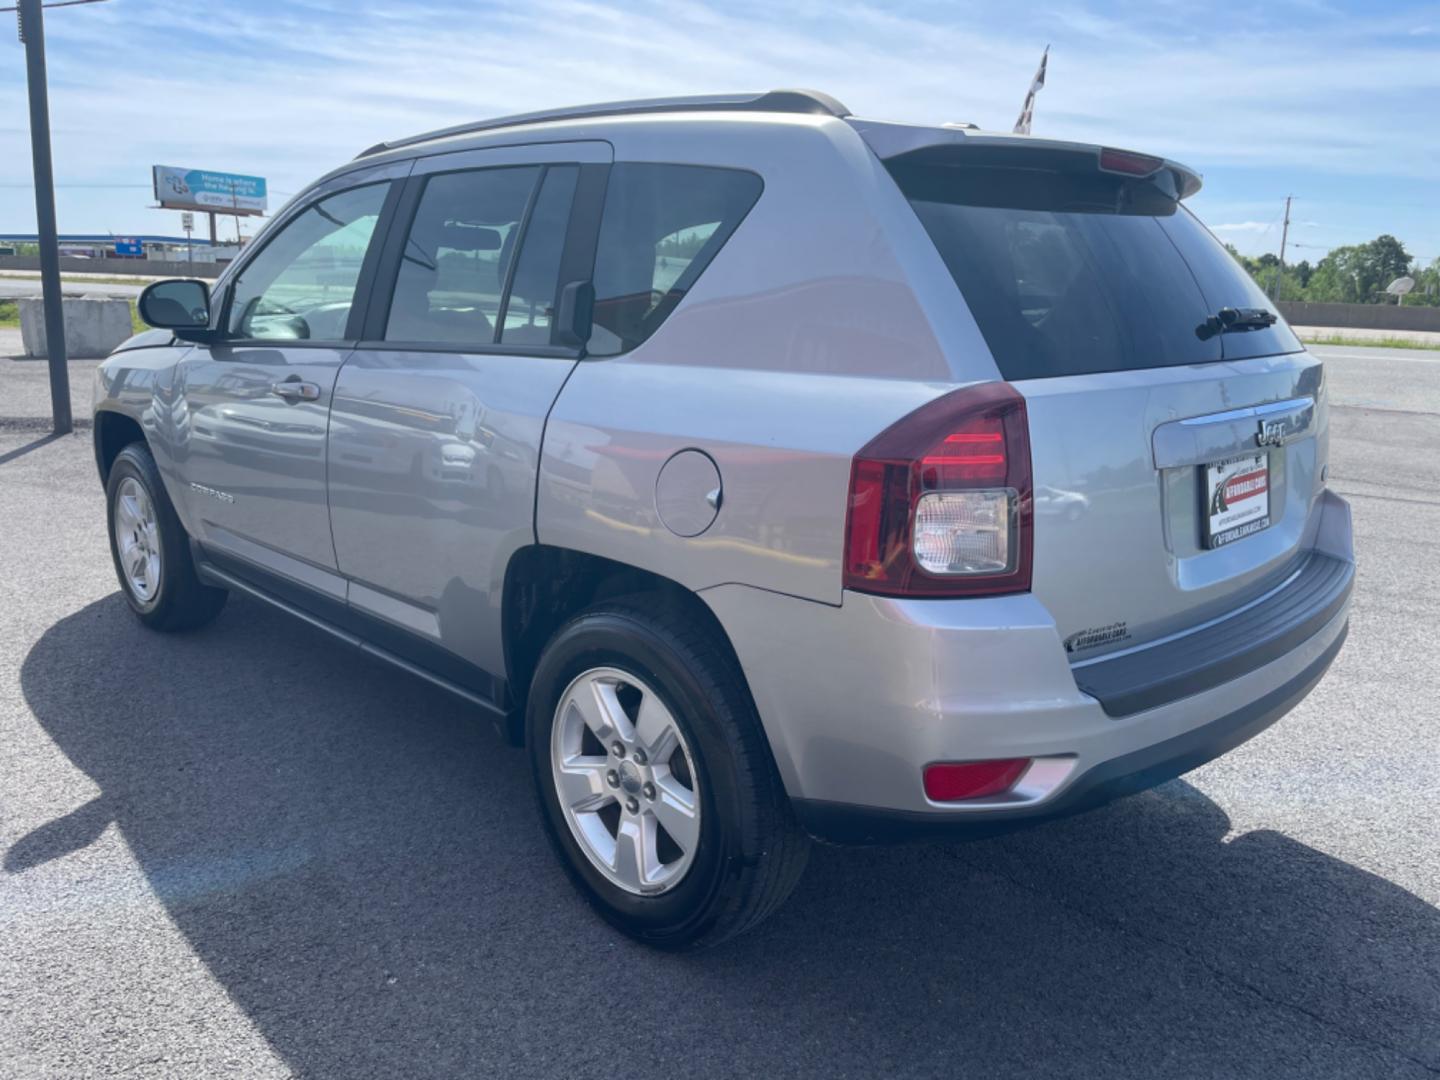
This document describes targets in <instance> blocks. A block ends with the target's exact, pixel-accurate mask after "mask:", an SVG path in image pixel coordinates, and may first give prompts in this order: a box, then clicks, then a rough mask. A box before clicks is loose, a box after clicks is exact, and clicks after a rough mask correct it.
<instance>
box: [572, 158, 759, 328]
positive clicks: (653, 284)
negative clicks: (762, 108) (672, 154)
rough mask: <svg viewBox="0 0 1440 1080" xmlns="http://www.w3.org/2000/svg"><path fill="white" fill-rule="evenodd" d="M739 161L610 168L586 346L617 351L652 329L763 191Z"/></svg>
mask: <svg viewBox="0 0 1440 1080" xmlns="http://www.w3.org/2000/svg"><path fill="white" fill-rule="evenodd" d="M760 189H761V182H760V177H758V176H756V175H755V174H754V173H750V172H743V171H741V170H739V169H717V168H708V167H704V166H699V165H650V164H643V163H639V162H627V163H621V164H617V165H615V166H614V167H613V168H612V169H611V170H610V181H609V184H608V185H607V187H606V189H605V210H604V214H603V216H602V217H601V219H600V238H599V241H598V243H597V245H596V251H595V316H594V323H593V329H592V331H591V334H590V342H589V346H588V351H589V352H590V354H591V355H593V356H613V355H615V354H616V353H621V352H625V351H627V350H629V349H633V348H634V347H635V346H636V345H639V344H640V343H641V342H642V341H644V340H645V339H646V338H648V337H649V336H650V335H651V334H653V333H654V332H655V330H656V328H657V327H659V325H660V324H661V323H662V322H663V321H664V320H665V317H666V316H667V315H669V314H670V312H671V311H673V310H674V309H675V306H676V305H677V304H679V303H680V300H681V298H683V297H684V295H685V293H686V292H687V291H688V290H689V289H690V288H691V287H692V286H693V285H694V284H695V280H696V279H697V278H698V277H699V276H700V274H701V272H702V271H703V270H704V269H705V267H706V266H708V265H709V264H710V260H711V259H713V258H714V257H715V255H716V253H717V252H718V251H719V250H720V248H721V247H722V246H723V245H724V243H725V241H726V240H728V239H729V237H730V234H731V233H732V232H734V231H735V227H736V226H737V225H739V224H740V220H741V219H742V218H743V217H744V216H745V215H746V214H747V213H749V211H750V207H752V206H753V205H755V200H756V199H758V198H759V197H760Z"/></svg>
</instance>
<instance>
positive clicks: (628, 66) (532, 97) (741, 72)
mask: <svg viewBox="0 0 1440 1080" xmlns="http://www.w3.org/2000/svg"><path fill="white" fill-rule="evenodd" d="M1300 7H1305V8H1306V10H1305V11H1304V14H1303V15H1299V14H1297V11H1298V7H1297V5H1295V4H1286V3H1284V2H1283V0H1281V3H1280V4H1279V5H1278V6H1275V7H1273V8H1269V9H1267V12H1268V14H1258V13H1257V14H1255V15H1254V16H1253V20H1252V22H1251V23H1249V24H1247V30H1246V31H1245V32H1242V33H1236V32H1230V33H1225V34H1224V35H1223V37H1221V38H1218V39H1217V38H1215V37H1213V36H1202V35H1200V34H1199V33H1198V30H1197V23H1196V19H1195V14H1194V11H1193V9H1192V8H1189V7H1188V6H1185V5H1178V4H1174V5H1166V4H1138V3H1137V4H1135V5H1134V6H1129V5H1128V4H1125V5H1122V7H1121V8H1120V9H1118V10H1115V11H1112V12H1111V13H1109V14H1105V15H1102V14H1097V13H1096V12H1094V11H1093V10H1089V9H1087V8H1084V7H1080V6H1076V5H1074V4H1065V3H1062V4H1060V5H1059V6H1055V7H1051V8H1048V9H1046V10H1044V11H1041V12H1027V11H1024V10H1021V9H1019V8H1018V6H1007V7H1006V8H1005V9H1004V10H999V9H997V8H996V7H995V6H994V5H988V4H983V3H979V2H978V0H976V2H974V3H963V2H962V3H949V4H937V3H935V2H934V0H916V2H915V3H914V4H913V5H910V6H898V5H897V6H893V7H892V6H885V5H882V4H880V3H878V2H874V3H870V2H857V0H837V2H835V3H827V4H823V5H822V4H820V3H818V0H803V2H801V3H799V4H798V5H774V4H769V3H761V2H759V0H734V2H729V3H724V4H721V3H718V0H717V2H713V3H711V2H705V0H666V2H664V3H661V2H659V0H634V2H631V3H626V4H624V5H623V6H621V5H613V4H607V3H601V2H599V0H530V2H527V3H515V4H509V5H499V6H494V5H477V4H473V3H460V2H454V0H426V2H423V3H413V4H394V3H388V2H387V3H376V2H361V0H356V2H355V3H354V4H345V3H339V2H316V0H310V2H305V3H300V2H297V3H287V4H279V3H274V4H261V3H259V2H251V3H239V2H236V3H231V4H223V3H219V2H211V3H207V4H205V5H203V9H201V8H200V7H197V6H194V5H184V4H177V5H167V6H166V10H165V14H164V17H163V19H162V18H159V17H154V18H146V17H143V16H142V17H137V15H136V13H135V11H134V10H132V9H133V5H122V4H119V3H117V4H113V5H97V6H95V7H93V8H89V7H85V8H75V9H57V10H56V12H55V13H54V14H53V15H52V16H51V17H50V18H49V20H48V25H47V30H48V36H49V38H50V69H51V80H52V102H51V108H52V116H53V118H54V123H55V128H56V165H57V175H58V177H59V179H60V180H61V181H62V182H63V181H66V180H69V181H71V182H75V183H81V182H106V181H113V182H115V183H121V182H127V183H135V182H137V181H138V182H141V183H143V182H145V180H146V179H148V172H147V168H148V166H149V165H150V164H151V163H154V162H165V163H173V164H193V165H196V166H202V167H207V168H217V169H231V170H234V171H241V172H248V173H259V174H262V175H266V176H268V177H269V178H270V180H271V183H272V187H273V188H274V189H276V190H277V191H280V192H291V191H295V190H298V189H299V188H300V187H301V186H302V185H303V184H305V183H306V182H307V181H308V180H309V179H310V178H312V177H313V176H315V175H317V174H319V173H321V172H323V171H326V170H327V169H328V168H330V167H332V166H333V165H335V164H337V163H338V162H340V161H343V160H345V159H346V158H348V157H350V156H352V155H353V154H355V153H356V152H358V151H359V150H360V149H361V148H362V147H365V146H368V145H370V144H371V143H374V142H376V141H378V140H380V139H384V138H387V137H394V136H397V135H404V134H408V133H411V132H415V131H420V130H426V129H429V128H434V127H440V126H444V125H446V124H451V123H456V122H459V121H463V120H465V119H469V118H473V117H478V116H487V115H498V114H503V113H506V112H517V111H527V110H530V109H536V108H543V107H547V106H555V105H563V104H569V103H575V102H582V101H596V100H607V99H615V98H630V97H645V96H651V95H661V94H676V93H703V92H713V91H717V90H730V89H752V88H753V89H763V88H767V87H772V86H797V85H799V86H814V87H816V88H818V89H823V90H827V91H829V92H831V93H833V94H835V95H836V96H837V97H839V98H840V99H841V100H842V101H845V102H846V103H847V104H848V105H850V106H851V107H852V108H853V109H855V110H856V111H857V112H858V113H861V114H863V115H870V116H886V117H894V118H898V119H910V120H918V121H928V122H939V121H945V120H970V121H974V122H977V123H980V124H981V125H982V126H987V127H999V128H1006V129H1008V127H1009V125H1010V124H1011V123H1012V122H1013V120H1014V117H1015V115H1016V113H1018V111H1019V108H1020V102H1021V98H1022V96H1023V94H1024V91H1025V89H1026V87H1027V86H1028V84H1029V81H1030V78H1031V75H1032V74H1033V72H1034V68H1035V64H1036V62H1037V61H1038V59H1039V54H1040V49H1041V48H1042V47H1043V46H1044V44H1045V43H1046V42H1047V41H1048V42H1050V43H1051V45H1052V51H1051V60H1050V66H1049V74H1048V81H1047V86H1046V88H1045V89H1044V90H1043V91H1042V92H1041V96H1040V100H1039V106H1038V109H1037V118H1036V123H1037V132H1038V133H1041V134H1050V135H1055V136H1058V137H1066V138H1076V139H1082V140H1087V141H1097V142H1098V141H1103V142H1106V143H1110V144H1118V145H1122V146H1131V147H1135V148H1137V149H1142V150H1148V151H1154V152H1159V153H1163V154H1166V155H1168V156H1171V157H1175V158H1178V159H1180V160H1182V161H1186V162H1187V163H1188V164H1191V165H1193V166H1195V167H1197V168H1198V169H1200V170H1201V171H1202V172H1205V171H1208V170H1214V169H1223V168H1235V167H1247V168H1262V169H1277V170H1285V171H1288V172H1293V173H1295V174H1296V175H1297V176H1304V175H1306V174H1313V173H1329V174H1340V175H1351V176H1354V177H1356V178H1357V183H1360V184H1363V178H1364V177H1367V176H1374V175H1389V176H1409V177H1416V178H1425V179H1429V180H1433V178H1434V177H1435V176H1437V175H1440V138H1437V137H1436V136H1437V135H1440V124H1437V123H1436V121H1434V119H1433V116H1432V114H1431V113H1430V112H1427V111H1425V110H1423V109H1420V108H1418V107H1417V106H1416V105H1415V102H1420V101H1426V100H1436V91H1437V90H1440V50H1436V49H1435V48H1434V47H1433V46H1431V47H1422V46H1421V44H1417V43H1415V39H1414V38H1413V37H1407V34H1408V31H1410V30H1412V29H1414V22H1415V20H1414V18H1413V17H1411V18H1410V19H1409V20H1408V21H1406V20H1404V19H1401V18H1400V16H1398V15H1397V16H1394V17H1390V16H1387V15H1385V14H1384V13H1383V12H1377V13H1374V14H1369V13H1367V14H1366V15H1365V16H1364V17H1363V18H1361V17H1355V18H1342V17H1337V16H1335V15H1334V14H1333V13H1330V12H1328V11H1327V9H1324V8H1323V7H1317V8H1315V9H1314V10H1310V9H1309V6H1308V5H1300ZM1267 19H1268V20H1270V21H1266V20H1267ZM1401 43H1403V44H1401ZM12 48H13V47H12ZM117 57H120V58H126V59H125V61H124V62H120V63H117V62H116V58H117ZM137 57H138V58H139V59H138V60H136V59H134V58H137ZM18 59H19V52H18V49H14V51H12V52H10V53H6V52H5V51H4V48H3V47H0V88H3V91H4V92H5V93H6V95H7V96H10V95H18V96H15V97H14V100H15V101H16V102H17V104H18V103H19V102H21V101H23V91H22V90H21V83H20V82H19V81H18V73H19V70H20V65H19V64H18V63H11V62H10V61H12V60H14V61H18ZM21 115H23V113H22V114H21ZM1427 123H1428V124H1429V125H1431V127H1432V130H1431V131H1430V132H1428V133H1427V132H1425V131H1424V130H1422V128H1423V126H1424V125H1425V124H1427ZM26 142H27V140H26V138H25V135H24V134H23V132H22V131H16V130H14V129H11V130H8V131H7V130H0V183H3V182H7V181H8V182H14V181H28V178H29V177H28V168H27V166H28V160H29V155H28V146H27V145H26ZM22 194H23V196H24V198H21V197H20V196H21V195H22ZM25 199H28V192H20V191H18V190H10V189H0V227H15V226H17V225H20V224H21V220H23V221H26V222H28V221H29V220H30V215H29V211H28V209H26V207H25V205H24V204H25ZM137 203H138V200H137V198H136V193H135V192H133V191H131V192H124V193H118V192H117V193H116V194H115V195H113V196H112V197H110V198H109V199H108V200H106V199H103V198H101V197H100V196H98V195H97V194H96V193H95V192H94V191H89V192H86V194H85V195H84V196H83V197H82V196H80V195H79V194H78V193H77V194H75V195H73V196H71V195H66V194H65V193H64V191H63V190H62V212H63V213H62V217H64V216H65V215H67V214H70V215H77V216H75V217H71V219H70V222H69V223H67V221H64V220H62V228H68V229H74V230H79V229H90V228H100V227H104V225H105V220H98V219H94V218H93V217H92V218H90V219H85V220H81V219H79V217H78V215H80V214H81V213H82V208H84V212H85V213H87V214H91V215H94V214H96V213H98V212H100V210H99V208H104V209H103V213H104V214H105V215H108V218H106V220H114V221H116V222H117V227H119V228H132V229H133V228H134V227H135V222H136V213H135V209H134V208H136V207H137ZM1259 212H1260V213H1263V212H1264V211H1259ZM17 219H20V220H17ZM150 220H151V222H152V225H151V226H150V227H154V228H164V229H167V230H169V229H173V222H171V221H170V217H169V216H164V217H162V216H160V215H158V214H156V215H152V217H151V219H150ZM1257 224H1259V223H1258V222H1254V221H1248V220H1243V219H1242V220H1239V221H1237V222H1236V224H1235V225H1234V226H1233V227H1232V231H1234V232H1235V233H1236V234H1237V235H1242V234H1245V233H1253V232H1254V231H1255V230H1254V229H1253V228H1252V226H1255V225H1257ZM1261 227H1262V228H1263V227H1264V226H1261ZM1224 228H1225V227H1220V231H1223V229H1224Z"/></svg>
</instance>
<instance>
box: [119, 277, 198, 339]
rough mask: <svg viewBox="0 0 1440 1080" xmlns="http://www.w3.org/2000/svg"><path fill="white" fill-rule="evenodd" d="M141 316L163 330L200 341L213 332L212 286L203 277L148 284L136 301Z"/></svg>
mask: <svg viewBox="0 0 1440 1080" xmlns="http://www.w3.org/2000/svg"><path fill="white" fill-rule="evenodd" d="M136 307H137V308H138V309H139V311H140V318H142V319H144V320H145V322H146V323H148V324H149V325H150V326H153V327H156V328H157V329H160V330H174V331H175V336H176V337H179V338H184V339H186V340H189V341H197V340H201V339H204V338H208V337H209V336H210V287H209V286H208V285H206V284H205V283H204V282H203V281H189V280H184V279H178V278H177V279H174V280H171V281H157V282H155V283H154V284H153V285H148V286H146V288H145V291H144V292H142V293H141V294H140V299H139V301H138V302H137V304H136Z"/></svg>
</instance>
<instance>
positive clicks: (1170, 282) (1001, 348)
mask: <svg viewBox="0 0 1440 1080" xmlns="http://www.w3.org/2000/svg"><path fill="white" fill-rule="evenodd" d="M1011 160H1012V161H1013V158H1012V159H1011ZM890 170H891V174H892V175H893V176H894V177H895V180H896V182H897V183H898V184H899V185H900V189H901V191H902V192H904V194H905V197H906V198H907V199H908V200H909V201H910V205H911V206H912V207H914V209H915V213H916V215H917V216H918V217H919V219H920V222H921V224H923V225H924V226H925V230H926V232H928V233H929V235H930V239H931V240H932V241H934V243H935V247H936V249H937V250H938V251H939V253H940V257H941V258H942V259H943V260H944V262H945V265H946V267H947V268H948V269H949V271H950V274H951V276H953V277H954V279H955V284H956V285H958V286H959V288H960V292H961V294H962V295H963V296H964V297H965V300H966V303H967V304H968V305H969V308H970V311H971V313H972V314H973V315H974V317H975V321H976V322H977V323H978V324H979V327H980V331H981V333H982V334H984V336H985V341H986V343H987V344H988V345H989V346H990V351H991V352H992V353H993V354H994V357H995V362H996V364H997V365H998V366H999V368H1000V372H1001V374H1002V375H1003V376H1004V377H1005V378H1006V379H1011V380H1015V379H1035V378H1045V377H1049V376H1056V375H1082V374H1089V373H1092V372H1097V371H1126V370H1131V369H1136V368H1152V367H1167V366H1172V365H1179V364H1202V363H1208V362H1212V361H1216V360H1226V359H1229V360H1234V359H1241V358H1244V357H1250V356H1267V355H1271V354H1274V353H1283V352H1294V351H1296V350H1298V349H1299V348H1300V343H1299V341H1298V340H1297V339H1296V338H1295V336H1294V334H1292V333H1291V332H1290V330H1289V329H1288V328H1287V327H1286V326H1285V325H1284V323H1276V324H1275V325H1274V326H1270V327H1267V328H1264V329H1254V330H1238V329H1237V330H1231V331H1229V332H1227V333H1225V334H1219V335H1217V334H1215V333H1213V332H1212V331H1211V323H1210V320H1211V317H1212V316H1213V315H1215V313H1216V312H1218V311H1219V310H1220V309H1221V308H1223V307H1233V308H1264V309H1266V310H1273V307H1272V306H1271V304H1270V302H1269V300H1268V299H1267V298H1266V297H1265V295H1264V294H1263V293H1262V292H1261V291H1260V290H1259V288H1258V287H1256V285H1255V283H1254V281H1253V280H1251V278H1250V275H1249V274H1247V273H1246V272H1245V270H1244V269H1243V268H1242V267H1241V266H1240V265H1239V264H1238V263H1236V262H1235V260H1234V259H1232V258H1231V257H1230V254H1229V253H1228V252H1227V251H1226V250H1225V249H1224V247H1222V246H1221V245H1220V243H1219V242H1218V241H1216V239H1215V238H1214V237H1213V236H1211V235H1210V233H1209V232H1208V231H1206V229H1205V227H1204V226H1203V225H1201V224H1200V223H1199V221H1197V220H1196V219H1195V217H1194V215H1192V214H1191V213H1190V212H1189V211H1188V210H1186V209H1184V208H1183V207H1181V206H1180V205H1179V204H1178V203H1177V202H1176V201H1175V200H1174V199H1173V198H1171V197H1170V196H1169V195H1168V194H1166V193H1165V192H1163V191H1162V190H1161V189H1160V188H1159V187H1157V186H1156V185H1154V184H1151V183H1150V182H1148V181H1145V180H1135V179H1129V178H1123V177H1115V176H1111V175H1109V174H1105V173H1101V172H1099V171H1098V170H1093V169H1090V170H1086V171H1073V170H1072V171H1052V170H1048V169H1025V168H1015V167H1009V166H1008V165H1007V167H1003V168H991V167H984V166H976V165H971V164H952V163H947V164H936V163H934V162H933V161H923V162H904V161H901V162H898V163H891V166H890Z"/></svg>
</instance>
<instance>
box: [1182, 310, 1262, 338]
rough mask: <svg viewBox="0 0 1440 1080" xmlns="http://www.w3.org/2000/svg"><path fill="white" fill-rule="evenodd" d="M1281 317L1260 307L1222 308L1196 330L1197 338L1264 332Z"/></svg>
mask: <svg viewBox="0 0 1440 1080" xmlns="http://www.w3.org/2000/svg"><path fill="white" fill-rule="evenodd" d="M1278 319H1279V316H1278V315H1276V314H1275V313H1274V312H1273V311H1268V310H1266V309H1265V308H1258V307H1242V308H1233V307H1222V308H1221V309H1220V310H1219V311H1217V312H1216V313H1215V314H1214V315H1211V316H1210V317H1209V318H1208V319H1206V320H1205V321H1204V322H1203V323H1201V324H1200V325H1199V326H1197V327H1196V328H1195V336H1196V337H1198V338H1199V339H1200V340H1201V341H1204V340H1206V339H1207V338H1212V337H1214V336H1215V335H1216V334H1228V333H1230V332H1231V331H1232V330H1263V329H1265V327H1267V326H1273V325H1275V323H1276V321H1277V320H1278Z"/></svg>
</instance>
